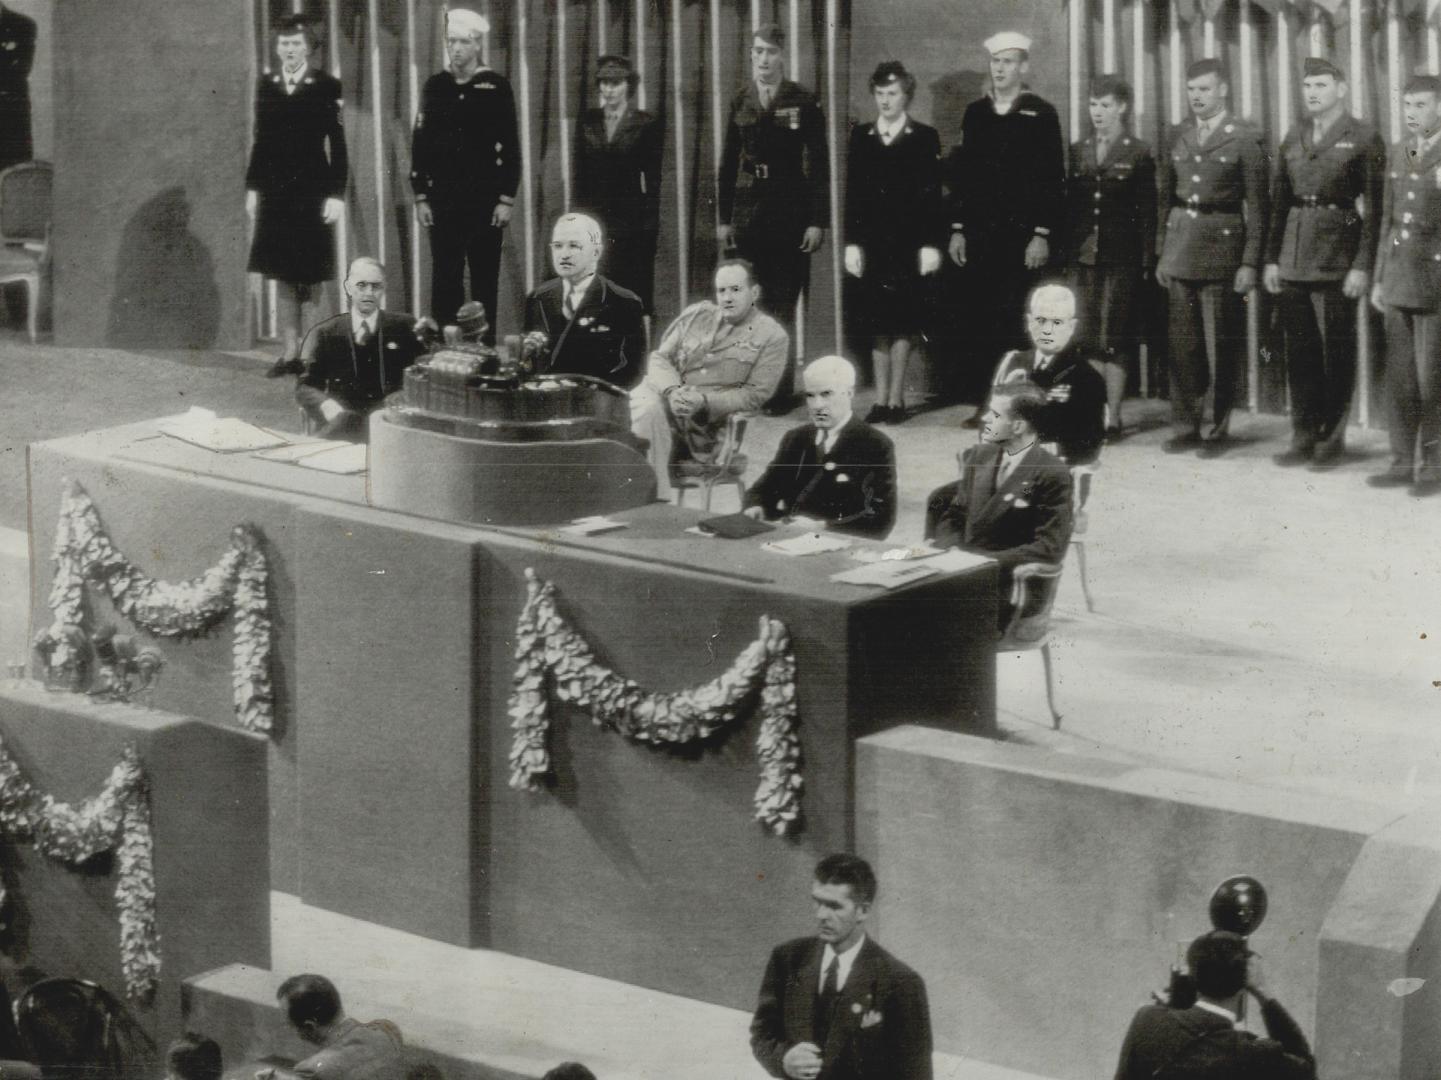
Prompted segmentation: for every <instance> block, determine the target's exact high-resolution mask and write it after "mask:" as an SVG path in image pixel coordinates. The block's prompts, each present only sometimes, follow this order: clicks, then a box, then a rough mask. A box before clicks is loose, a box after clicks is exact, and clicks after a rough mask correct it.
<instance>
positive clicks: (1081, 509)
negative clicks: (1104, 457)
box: [1071, 461, 1101, 536]
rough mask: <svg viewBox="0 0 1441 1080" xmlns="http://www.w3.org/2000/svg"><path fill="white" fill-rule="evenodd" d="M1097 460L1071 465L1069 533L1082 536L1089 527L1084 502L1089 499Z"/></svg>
mask: <svg viewBox="0 0 1441 1080" xmlns="http://www.w3.org/2000/svg"><path fill="white" fill-rule="evenodd" d="M1100 467H1101V463H1100V462H1099V461H1096V462H1092V463H1091V464H1089V465H1072V466H1071V535H1072V536H1084V535H1085V533H1086V530H1087V529H1088V528H1089V527H1090V519H1089V516H1088V515H1087V513H1086V504H1087V503H1089V502H1090V501H1091V489H1092V488H1093V487H1095V484H1096V472H1097V471H1098V470H1099V469H1100Z"/></svg>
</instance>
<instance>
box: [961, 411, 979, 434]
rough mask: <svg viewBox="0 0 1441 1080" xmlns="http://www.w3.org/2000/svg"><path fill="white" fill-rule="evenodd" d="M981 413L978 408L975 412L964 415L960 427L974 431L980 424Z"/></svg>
mask: <svg viewBox="0 0 1441 1080" xmlns="http://www.w3.org/2000/svg"><path fill="white" fill-rule="evenodd" d="M981 414H982V411H981V410H980V409H977V410H976V411H975V412H973V413H971V415H970V416H968V417H966V418H965V419H964V420H962V421H961V427H963V428H966V429H968V430H971V431H974V430H975V429H976V428H978V427H980V426H981Z"/></svg>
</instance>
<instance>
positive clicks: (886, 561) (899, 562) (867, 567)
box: [831, 548, 990, 589]
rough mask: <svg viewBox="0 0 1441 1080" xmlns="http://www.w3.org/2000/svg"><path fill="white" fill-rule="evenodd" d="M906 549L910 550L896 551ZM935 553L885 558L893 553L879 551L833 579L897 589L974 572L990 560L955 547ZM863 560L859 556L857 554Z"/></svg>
mask: <svg viewBox="0 0 1441 1080" xmlns="http://www.w3.org/2000/svg"><path fill="white" fill-rule="evenodd" d="M896 550H906V549H896ZM927 550H930V551H932V552H933V553H932V554H929V555H918V556H914V557H910V556H908V557H902V558H885V556H886V555H889V554H890V553H889V552H877V553H875V554H876V556H877V557H875V558H872V559H871V560H869V561H867V562H864V563H863V565H861V566H858V567H856V568H855V569H854V570H843V571H841V572H840V573H839V574H832V575H831V580H832V581H838V582H840V583H841V584H843V585H866V586H870V587H872V588H878V589H895V588H898V587H900V586H901V585H909V584H911V583H912V582H914V581H921V580H922V579H924V578H928V577H933V576H935V575H936V574H953V573H955V572H957V571H958V570H970V569H973V568H974V567H977V566H984V565H985V564H986V563H987V562H989V561H990V560H989V559H987V558H986V557H985V556H984V555H972V554H971V553H970V552H968V551H961V550H959V549H958V548H951V549H950V550H949V551H935V550H934V549H927ZM857 557H859V553H857Z"/></svg>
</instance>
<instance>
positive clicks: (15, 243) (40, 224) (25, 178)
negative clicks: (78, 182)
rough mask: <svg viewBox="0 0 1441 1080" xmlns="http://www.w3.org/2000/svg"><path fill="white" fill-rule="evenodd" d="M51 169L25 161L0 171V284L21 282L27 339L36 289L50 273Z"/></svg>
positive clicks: (35, 313) (36, 307) (35, 315)
mask: <svg viewBox="0 0 1441 1080" xmlns="http://www.w3.org/2000/svg"><path fill="white" fill-rule="evenodd" d="M53 185H54V170H53V169H52V168H51V166H50V164H49V162H45V161H26V162H23V163H21V164H19V165H12V166H11V167H10V168H8V169H6V170H5V171H4V172H0V285H9V284H11V283H13V282H17V281H18V282H20V283H21V284H23V285H24V286H25V309H26V315H27V321H28V323H29V329H30V341H31V342H32V343H33V342H34V341H35V334H36V327H37V325H38V323H39V318H40V293H41V287H42V285H43V284H44V282H45V279H46V278H47V277H48V276H49V273H50V206H51V189H52V187H53Z"/></svg>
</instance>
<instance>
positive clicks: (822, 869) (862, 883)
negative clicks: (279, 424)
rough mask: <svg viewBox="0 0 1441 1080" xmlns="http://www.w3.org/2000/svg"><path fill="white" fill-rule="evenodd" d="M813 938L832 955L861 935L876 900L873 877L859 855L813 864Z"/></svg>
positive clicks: (866, 863)
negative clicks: (814, 920) (814, 923)
mask: <svg viewBox="0 0 1441 1080" xmlns="http://www.w3.org/2000/svg"><path fill="white" fill-rule="evenodd" d="M811 900H812V902H813V903H814V905H815V915H816V936H817V937H819V938H820V939H821V941H822V942H824V943H825V944H827V945H829V946H830V947H831V948H832V949H834V950H835V951H836V952H845V951H846V950H847V949H849V948H850V947H851V946H852V945H854V944H856V943H857V942H858V941H859V940H860V939H861V935H862V934H864V933H865V922H866V919H868V918H869V917H870V914H871V905H872V904H873V903H875V900H876V874H875V871H874V870H872V869H871V864H870V863H868V862H866V860H865V859H862V858H861V857H860V856H859V855H848V854H845V853H841V854H836V855H827V856H826V857H825V858H824V859H822V860H821V861H820V862H819V863H817V864H816V873H815V881H814V882H813V883H812V884H811Z"/></svg>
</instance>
